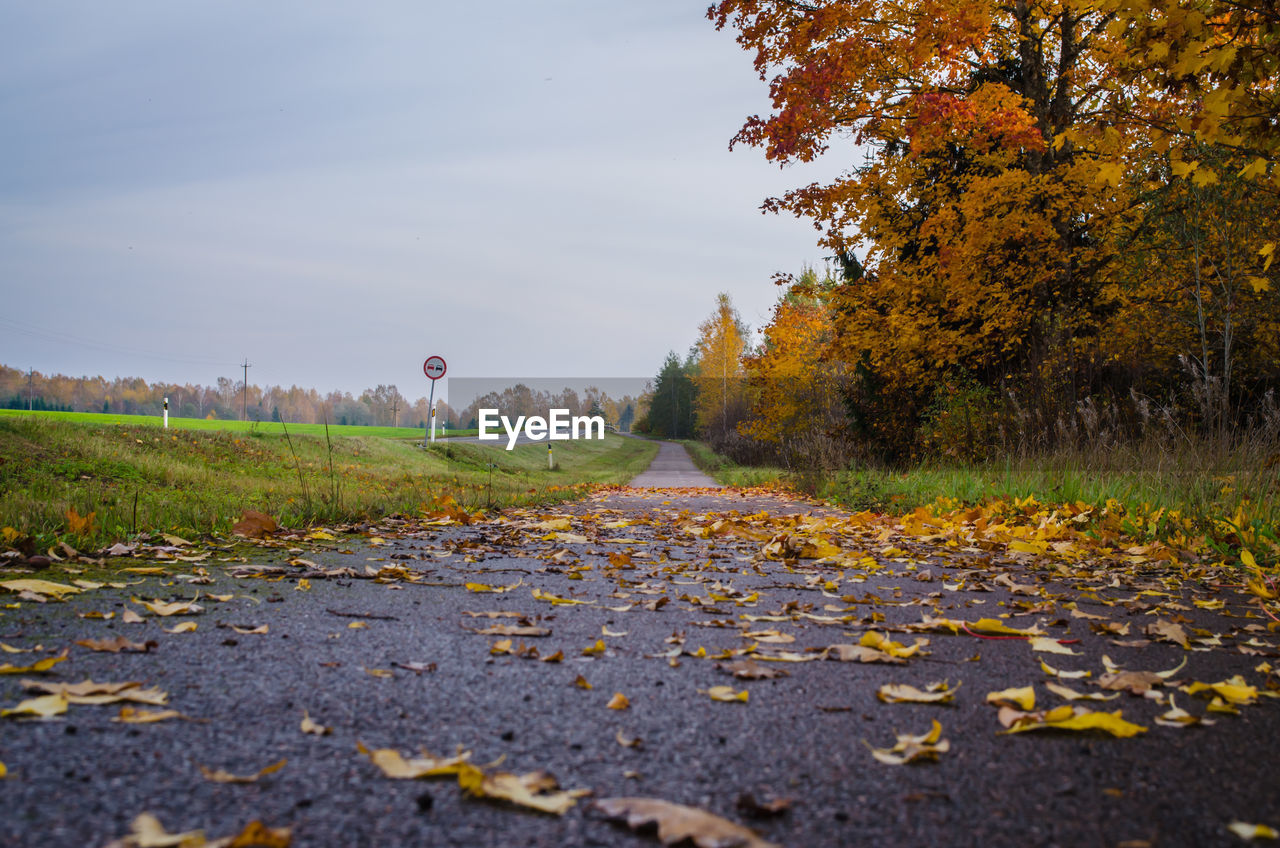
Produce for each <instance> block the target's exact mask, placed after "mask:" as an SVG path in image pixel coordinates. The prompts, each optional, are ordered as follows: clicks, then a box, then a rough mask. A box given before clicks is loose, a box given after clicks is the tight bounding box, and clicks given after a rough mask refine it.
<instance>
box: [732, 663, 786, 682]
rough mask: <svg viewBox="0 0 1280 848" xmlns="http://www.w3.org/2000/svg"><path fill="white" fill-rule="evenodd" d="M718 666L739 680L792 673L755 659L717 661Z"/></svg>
mask: <svg viewBox="0 0 1280 848" xmlns="http://www.w3.org/2000/svg"><path fill="white" fill-rule="evenodd" d="M716 668H718V669H720V670H721V671H727V672H729V673H730V674H732V675H733V676H734V677H736V678H738V679H739V680H768V679H771V678H774V677H787V676H788V675H789V674H790V672H787V671H785V670H783V669H781V668H770V667H768V666H765V665H761V664H760V663H758V662H756V661H755V660H753V659H745V660H734V661H733V662H728V663H716Z"/></svg>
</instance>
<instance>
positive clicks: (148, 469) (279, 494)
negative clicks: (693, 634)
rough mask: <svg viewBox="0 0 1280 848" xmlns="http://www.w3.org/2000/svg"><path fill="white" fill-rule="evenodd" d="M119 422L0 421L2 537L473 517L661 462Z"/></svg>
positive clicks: (595, 453)
mask: <svg viewBox="0 0 1280 848" xmlns="http://www.w3.org/2000/svg"><path fill="white" fill-rule="evenodd" d="M113 418H116V417H114V416H85V417H84V418H81V417H80V416H77V415H75V414H70V413H41V414H27V413H23V414H21V415H13V414H4V415H0V531H3V528H6V527H7V528H12V530H11V531H10V532H7V533H6V535H10V536H12V535H14V534H17V535H19V536H22V537H24V538H28V539H32V540H34V541H35V543H36V544H37V546H43V545H46V544H51V543H52V542H54V541H55V540H57V539H65V540H67V541H69V542H71V543H72V544H75V545H78V546H93V545H100V544H107V543H110V542H112V541H116V540H120V539H123V538H126V537H128V536H130V535H133V534H135V533H140V532H146V531H164V532H170V533H177V534H178V535H183V534H196V535H199V534H203V533H225V532H226V531H227V530H228V528H229V527H230V525H231V524H232V523H234V522H235V520H236V519H237V518H238V517H239V516H240V514H241V512H242V510H244V509H255V510H260V511H262V512H266V513H268V514H270V515H272V516H274V517H275V518H276V519H277V520H278V521H280V522H281V523H282V524H284V525H286V526H303V525H313V524H318V523H337V522H344V521H355V520H361V519H368V518H376V517H379V516H382V515H387V514H392V513H414V512H417V511H420V510H423V509H432V508H434V507H436V506H438V505H440V504H441V503H443V502H445V501H447V500H448V499H453V500H454V501H456V502H457V503H458V504H460V505H461V506H462V507H464V508H465V509H468V510H475V509H480V508H486V507H503V506H508V505H513V504H528V503H537V502H547V501H555V500H564V499H568V498H572V497H578V496H580V495H581V494H582V493H583V492H584V491H586V489H587V487H589V486H590V485H592V484H598V483H603V484H620V483H625V482H626V481H628V480H630V479H631V477H633V476H635V475H636V474H638V473H639V472H640V471H642V470H644V468H646V467H647V466H648V464H649V461H650V460H651V459H652V457H653V455H654V454H655V453H656V452H657V445H656V444H654V443H651V442H647V441H644V440H640V439H625V438H621V437H618V436H607V437H606V438H605V439H603V440H600V441H586V440H582V441H570V442H557V443H556V449H555V459H556V463H557V468H556V469H555V470H548V468H547V450H546V447H545V445H541V444H533V445H524V446H520V447H517V448H516V449H515V450H512V451H506V450H503V449H501V448H494V447H490V446H487V445H485V446H482V445H479V444H469V443H459V442H443V443H437V444H435V445H432V446H431V447H429V448H426V449H423V448H422V447H421V434H420V433H418V434H416V436H410V437H408V438H406V437H405V435H406V434H412V433H414V431H411V430H398V429H393V428H368V427H352V428H341V427H330V428H329V434H328V436H327V437H326V435H325V434H324V428H323V426H321V427H320V428H319V430H318V431H317V430H316V429H315V428H305V427H301V426H294V425H290V426H289V428H288V434H287V435H286V434H285V433H284V432H283V430H282V428H281V427H280V426H279V425H274V426H273V427H269V426H267V425H258V426H257V427H254V426H253V425H249V424H244V425H240V426H239V427H238V428H234V429H233V428H230V427H228V428H225V429H222V428H219V429H212V428H208V429H206V428H199V429H197V428H186V427H181V426H171V427H170V429H168V430H163V429H161V428H160V427H158V426H157V425H156V423H155V422H148V423H138V421H139V419H137V418H132V417H129V416H119V417H118V419H116V420H111V419H113ZM102 419H108V420H107V421H103V420H102ZM197 423H198V424H201V425H204V424H210V425H212V424H232V423H235V422H206V421H199V422H197ZM170 424H174V419H170ZM369 431H373V433H374V434H370V432H369ZM380 431H389V432H390V433H392V434H393V436H392V437H390V438H388V437H384V436H380V435H376V433H378V432H380ZM353 432H355V433H356V434H354V435H353V434H352V433H353ZM490 464H492V467H491V465H490ZM88 516H92V519H91V520H90V521H88V522H87V523H86V522H84V521H83V520H82V519H84V518H86V517H88Z"/></svg>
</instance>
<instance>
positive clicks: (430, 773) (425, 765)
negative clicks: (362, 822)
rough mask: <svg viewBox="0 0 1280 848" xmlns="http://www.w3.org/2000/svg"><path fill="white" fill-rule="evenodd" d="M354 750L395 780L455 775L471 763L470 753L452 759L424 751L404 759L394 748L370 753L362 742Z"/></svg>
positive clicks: (463, 752)
mask: <svg viewBox="0 0 1280 848" xmlns="http://www.w3.org/2000/svg"><path fill="white" fill-rule="evenodd" d="M356 750H357V751H359V752H360V753H361V754H364V755H365V756H366V757H368V758H369V760H370V761H371V762H372V763H373V764H374V765H375V766H377V767H378V768H379V769H381V770H382V773H383V774H384V775H386V776H387V777H390V778H394V779H396V780H413V779H416V778H420V777H443V776H445V775H450V774H457V773H458V772H459V771H461V770H462V767H463V766H464V765H468V764H469V763H470V761H471V752H470V751H459V752H458V753H457V754H455V755H453V756H452V757H437V756H435V755H433V754H431V753H428V752H427V751H425V750H424V751H422V756H421V757H414V758H412V759H405V758H404V757H403V756H401V755H400V752H399V751H397V750H395V749H394V748H379V749H377V750H376V751H371V750H369V749H368V748H366V747H365V746H364V743H363V742H356Z"/></svg>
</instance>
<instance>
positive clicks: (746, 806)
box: [736, 792, 792, 819]
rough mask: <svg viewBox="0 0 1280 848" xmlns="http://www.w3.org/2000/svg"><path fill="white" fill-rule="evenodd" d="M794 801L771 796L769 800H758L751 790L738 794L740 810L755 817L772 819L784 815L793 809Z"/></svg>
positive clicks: (745, 814)
mask: <svg viewBox="0 0 1280 848" xmlns="http://www.w3.org/2000/svg"><path fill="white" fill-rule="evenodd" d="M791 804H792V801H791V799H790V798H770V799H768V800H756V797H755V796H754V795H752V794H751V793H750V792H743V793H742V794H741V795H739V796H738V801H737V805H736V806H737V807H738V812H740V813H742V814H743V815H744V816H747V817H748V818H753V819H771V818H776V817H777V816H780V815H782V814H783V813H785V812H786V811H787V810H790V809H791Z"/></svg>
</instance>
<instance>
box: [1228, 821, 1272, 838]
mask: <svg viewBox="0 0 1280 848" xmlns="http://www.w3.org/2000/svg"><path fill="white" fill-rule="evenodd" d="M1227 830H1229V831H1231V832H1232V833H1234V834H1235V835H1236V836H1238V837H1240V838H1241V839H1243V840H1245V841H1246V842H1252V841H1253V840H1255V839H1280V831H1277V830H1276V829H1275V828H1274V827H1269V826H1267V825H1265V824H1249V823H1247V822H1242V821H1233V822H1232V823H1231V824H1229V825H1227Z"/></svg>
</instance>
